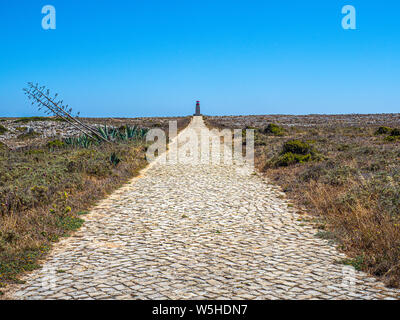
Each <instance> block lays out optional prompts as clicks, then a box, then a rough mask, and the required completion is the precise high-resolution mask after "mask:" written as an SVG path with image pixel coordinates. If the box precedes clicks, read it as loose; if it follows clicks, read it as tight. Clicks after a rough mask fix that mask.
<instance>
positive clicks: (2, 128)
mask: <svg viewBox="0 0 400 320" xmlns="http://www.w3.org/2000/svg"><path fill="white" fill-rule="evenodd" d="M7 131H8V129H7V128H6V127H4V126H2V125H1V124H0V135H2V134H4V133H6V132H7Z"/></svg>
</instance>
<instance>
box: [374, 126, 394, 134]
mask: <svg viewBox="0 0 400 320" xmlns="http://www.w3.org/2000/svg"><path fill="white" fill-rule="evenodd" d="M391 131H392V129H391V128H389V127H384V126H382V127H379V128H378V130H376V132H375V134H388V133H390V132H391Z"/></svg>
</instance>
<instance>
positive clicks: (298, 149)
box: [281, 140, 313, 155]
mask: <svg viewBox="0 0 400 320" xmlns="http://www.w3.org/2000/svg"><path fill="white" fill-rule="evenodd" d="M312 151H313V149H312V147H311V146H310V145H309V144H308V143H306V142H303V141H300V140H290V141H287V142H285V144H284V145H283V148H282V153H281V154H285V153H294V154H302V155H306V154H308V153H310V152H312Z"/></svg>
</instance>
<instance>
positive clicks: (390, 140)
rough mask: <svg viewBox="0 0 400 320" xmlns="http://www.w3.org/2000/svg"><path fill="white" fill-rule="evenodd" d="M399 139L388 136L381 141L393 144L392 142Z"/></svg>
mask: <svg viewBox="0 0 400 320" xmlns="http://www.w3.org/2000/svg"><path fill="white" fill-rule="evenodd" d="M399 139H400V137H399V136H392V135H390V136H387V137H385V139H383V140H385V141H388V142H393V141H397V140H399Z"/></svg>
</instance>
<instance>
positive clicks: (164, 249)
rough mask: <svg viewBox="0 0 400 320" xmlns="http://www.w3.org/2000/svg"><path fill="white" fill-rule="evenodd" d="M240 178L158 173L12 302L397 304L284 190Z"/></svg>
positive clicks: (231, 168)
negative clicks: (374, 301)
mask: <svg viewBox="0 0 400 320" xmlns="http://www.w3.org/2000/svg"><path fill="white" fill-rule="evenodd" d="M189 128H192V129H195V130H196V132H197V131H198V130H199V129H202V128H205V127H204V123H203V120H202V118H201V117H194V119H193V121H192V123H191V124H190V126H189ZM185 130H186V131H187V130H188V129H185ZM185 130H184V132H185ZM184 132H183V133H184ZM183 133H181V134H183ZM179 137H180V136H179ZM170 149H171V148H170ZM238 169H240V168H239V167H238V166H237V165H223V164H220V165H212V164H197V165H191V164H182V163H181V164H162V163H158V162H155V163H153V164H152V165H150V166H149V168H148V169H147V170H145V171H144V172H143V174H142V175H141V176H139V177H138V178H135V179H134V180H133V181H132V183H130V184H128V185H126V186H124V187H122V188H121V189H119V190H118V191H117V192H115V193H114V194H113V195H112V196H110V197H109V198H107V199H105V200H103V201H101V202H100V203H99V204H98V205H97V206H96V207H95V208H94V209H93V210H92V211H91V213H90V214H89V215H88V216H86V217H85V219H86V222H85V224H84V226H83V227H82V228H81V229H80V230H79V231H78V232H76V233H75V234H74V235H73V236H72V237H70V238H65V239H63V240H62V241H60V242H59V243H58V244H56V245H55V248H54V249H53V250H52V252H51V254H50V255H49V257H48V258H47V260H46V262H44V264H43V267H42V269H39V270H36V271H34V272H32V273H30V274H27V275H26V276H25V277H24V280H25V281H26V283H25V284H23V285H18V286H17V287H16V288H15V289H13V290H12V291H10V297H11V298H14V299H206V298H209V299H382V298H389V299H390V298H391V299H393V298H395V299H397V298H398V297H399V291H396V290H393V289H387V288H384V286H383V284H382V283H380V282H378V281H376V280H375V279H373V278H371V277H369V276H367V275H366V274H364V273H362V272H358V271H354V269H352V268H351V267H344V266H343V265H342V264H338V263H336V261H338V260H340V259H343V258H344V257H345V256H344V255H342V254H340V253H339V252H338V251H336V249H335V248H334V247H333V246H332V245H331V244H328V242H327V241H326V240H322V239H320V238H317V237H315V234H316V232H317V231H316V230H315V229H313V227H312V226H311V225H310V224H308V223H305V222H304V221H303V222H302V221H301V219H300V218H301V217H302V216H300V215H298V214H297V213H296V211H295V209H294V208H292V207H291V206H288V201H287V200H285V198H284V197H282V193H281V192H280V191H279V190H278V189H276V188H275V187H274V186H272V185H270V184H268V183H267V182H266V181H265V180H264V179H262V178H261V177H259V176H258V175H256V174H251V173H246V170H238Z"/></svg>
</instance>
